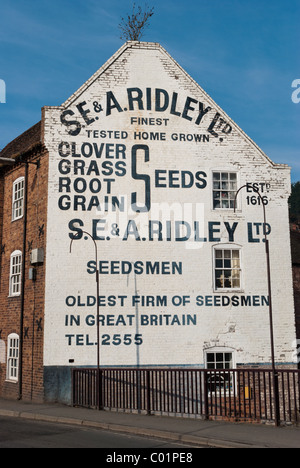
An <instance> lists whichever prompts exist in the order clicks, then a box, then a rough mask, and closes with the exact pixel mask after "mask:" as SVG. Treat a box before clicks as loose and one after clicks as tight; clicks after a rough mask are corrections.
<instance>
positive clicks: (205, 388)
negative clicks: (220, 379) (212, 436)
mask: <svg viewBox="0 0 300 468" xmlns="http://www.w3.org/2000/svg"><path fill="white" fill-rule="evenodd" d="M203 378H204V418H205V419H206V420H208V419H209V411H208V385H207V378H208V376H207V371H206V370H205V371H204V372H203Z"/></svg>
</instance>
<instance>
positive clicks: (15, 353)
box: [6, 333, 19, 382]
mask: <svg viewBox="0 0 300 468" xmlns="http://www.w3.org/2000/svg"><path fill="white" fill-rule="evenodd" d="M18 371H19V336H18V335H16V334H15V333H12V334H11V335H9V337H8V343H7V376H6V377H7V380H10V381H12V382H17V381H18Z"/></svg>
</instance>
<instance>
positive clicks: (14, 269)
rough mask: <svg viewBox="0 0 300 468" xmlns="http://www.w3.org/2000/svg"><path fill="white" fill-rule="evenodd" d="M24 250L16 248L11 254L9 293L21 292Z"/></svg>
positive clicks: (17, 294) (17, 293)
mask: <svg viewBox="0 0 300 468" xmlns="http://www.w3.org/2000/svg"><path fill="white" fill-rule="evenodd" d="M21 272H22V252H20V251H19V250H16V251H15V252H13V253H12V254H11V256H10V278H9V295H10V296H19V295H20V294H21Z"/></svg>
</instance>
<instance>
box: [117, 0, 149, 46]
mask: <svg viewBox="0 0 300 468" xmlns="http://www.w3.org/2000/svg"><path fill="white" fill-rule="evenodd" d="M153 15H154V7H152V8H149V6H148V5H147V4H146V5H145V8H144V9H142V7H141V6H138V7H136V5H135V3H134V4H133V8H132V14H131V15H127V17H125V18H123V17H122V18H121V23H120V24H119V29H120V31H121V36H120V39H122V40H125V41H140V40H141V38H142V36H143V34H144V32H145V29H146V28H148V27H149V19H150V18H151V16H153Z"/></svg>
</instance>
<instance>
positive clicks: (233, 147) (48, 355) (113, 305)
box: [0, 42, 296, 403]
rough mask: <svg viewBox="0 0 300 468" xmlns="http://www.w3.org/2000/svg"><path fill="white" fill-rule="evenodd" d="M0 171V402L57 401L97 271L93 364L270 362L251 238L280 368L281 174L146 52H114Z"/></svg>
mask: <svg viewBox="0 0 300 468" xmlns="http://www.w3.org/2000/svg"><path fill="white" fill-rule="evenodd" d="M0 158H1V159H0V164H1V167H0V245H1V258H0V261H1V266H0V268H1V279H0V311H1V312H0V333H1V334H0V396H4V397H13V398H14V397H15V398H16V397H19V398H20V397H22V398H24V399H41V400H42V399H46V400H49V401H53V400H56V401H57V400H58V401H62V402H67V403H69V402H70V398H71V390H70V388H71V387H70V382H71V377H70V375H71V372H70V371H71V369H72V367H74V366H75V367H84V366H85V367H87V366H96V364H97V358H98V354H97V353H98V350H99V348H98V344H97V340H98V335H97V332H98V330H97V326H96V325H97V323H96V322H97V294H98V290H97V289H96V287H97V284H96V281H95V276H96V275H97V274H99V278H100V284H99V287H100V292H99V298H98V305H99V309H100V310H99V309H98V319H99V324H100V335H99V338H100V364H101V365H102V366H110V367H113V366H115V367H124V366H132V367H137V366H149V367H152V366H163V367H180V366H188V367H218V368H220V367H226V368H229V367H238V366H253V365H254V366H266V365H270V359H271V358H270V334H269V315H268V311H269V303H270V297H269V295H268V287H267V275H266V257H265V244H264V240H265V233H266V234H267V235H268V239H269V241H270V256H271V281H272V299H273V314H274V338H275V359H276V363H277V365H282V366H291V365H293V361H292V355H293V343H294V342H295V337H296V335H295V314H294V302H293V289H292V267H291V253H290V240H289V221H288V206H287V200H288V197H289V194H290V169H289V167H287V166H286V165H283V164H275V163H273V162H272V161H271V160H270V159H269V158H268V157H267V156H266V155H265V154H264V153H263V152H262V151H261V150H260V149H259V148H258V147H257V145H256V144H255V143H254V142H253V141H252V140H251V139H250V138H249V137H248V136H247V135H245V133H244V132H243V131H242V130H241V129H240V128H239V127H238V126H237V125H236V124H235V123H234V122H233V121H232V120H231V119H230V118H229V117H228V116H227V115H226V114H225V112H224V111H223V110H222V109H220V108H219V107H218V106H217V104H216V103H215V102H214V101H213V100H212V99H211V98H210V96H208V95H207V94H206V93H205V91H203V89H202V88H201V87H200V86H199V85H198V84H197V83H196V82H195V81H194V80H193V79H192V78H191V77H190V76H189V75H188V74H187V73H186V72H185V71H184V70H183V69H182V68H181V67H180V66H179V65H178V64H177V63H176V62H175V61H174V59H173V58H172V57H171V56H170V55H169V54H168V53H167V52H166V51H165V50H164V49H163V48H162V47H161V46H160V45H159V44H156V43H136V42H128V43H126V44H125V45H124V46H123V47H122V48H121V49H120V50H119V51H118V52H117V53H116V54H115V55H114V56H113V57H112V58H111V59H110V60H109V61H108V62H107V63H106V64H105V65H104V66H103V67H101V68H100V69H99V70H98V71H97V72H96V73H95V74H94V75H93V76H92V77H91V78H90V79H89V80H88V81H87V82H86V83H85V84H84V85H83V86H82V87H81V88H80V89H79V90H78V91H76V92H75V93H74V94H73V95H72V96H71V97H70V98H69V99H68V100H67V101H66V102H65V103H64V104H62V105H61V106H57V107H44V108H43V109H42V118H41V122H39V123H38V124H36V125H35V126H34V127H32V128H31V129H29V130H28V131H27V132H25V133H24V134H23V135H21V136H20V137H18V138H17V139H15V140H14V141H13V142H11V143H10V144H9V145H7V147H6V148H4V149H3V150H2V152H1V153H0ZM241 187H244V189H243V190H241V192H240V193H239V196H238V198H237V205H236V211H235V210H234V199H235V195H236V193H237V191H238V189H239V188H241ZM262 203H263V204H264V205H265V208H266V213H267V219H266V223H264V217H263V206H262ZM279 220H280V222H279ZM90 237H92V238H93V240H94V242H92V240H91V239H90ZM70 252H71V253H70Z"/></svg>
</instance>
